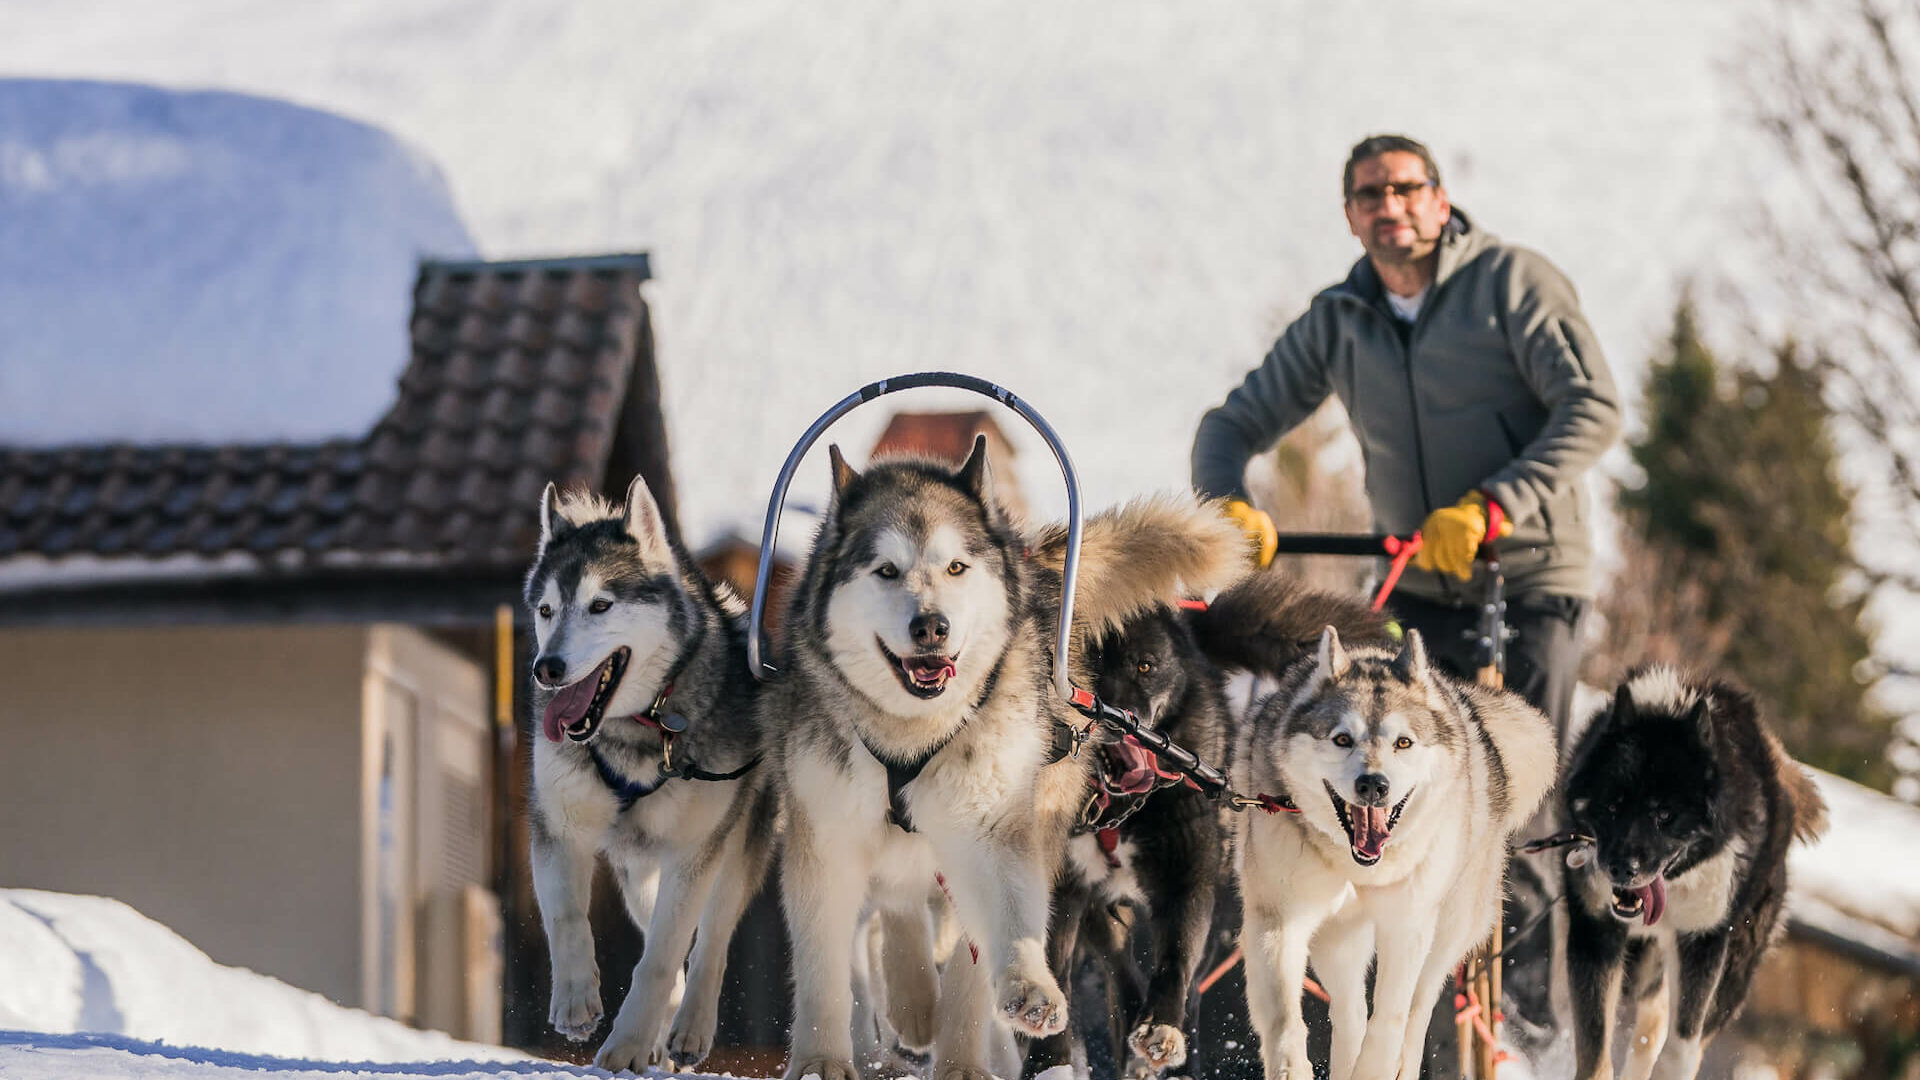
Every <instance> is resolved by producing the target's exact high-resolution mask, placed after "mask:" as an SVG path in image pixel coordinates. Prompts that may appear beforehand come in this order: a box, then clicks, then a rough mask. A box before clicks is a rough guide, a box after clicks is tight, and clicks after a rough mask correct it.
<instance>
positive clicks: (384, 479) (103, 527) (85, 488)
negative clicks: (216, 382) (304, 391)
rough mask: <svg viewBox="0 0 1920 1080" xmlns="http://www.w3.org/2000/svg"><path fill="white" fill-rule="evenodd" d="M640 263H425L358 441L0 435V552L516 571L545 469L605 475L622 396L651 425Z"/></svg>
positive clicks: (578, 480)
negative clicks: (389, 393) (18, 438)
mask: <svg viewBox="0 0 1920 1080" xmlns="http://www.w3.org/2000/svg"><path fill="white" fill-rule="evenodd" d="M646 277H647V262H646V257H645V256H644V255H634V256H607V257H599V258H586V259H571V260H564V259H563V260H532V261H525V262H512V263H483V262H468V263H451V262H442V263H434V262H429V263H425V264H423V265H422V267H421V270H420V276H419V278H418V280H417V282H416V284H415V287H414V308H413V321H412V327H411V329H412V340H413V347H412V356H411V359H410V361H409V363H408V364H407V367H406V370H405V371H404V372H403V373H402V374H401V376H400V381H399V395H398V398H397V399H396V400H395V402H394V405H393V407H392V409H390V410H389V411H388V412H387V414H386V416H385V417H383V418H382V419H381V420H380V421H379V422H378V423H377V424H376V425H375V426H374V428H373V430H372V431H371V432H369V433H368V434H367V435H366V436H365V437H364V438H360V439H340V440H334V441H330V442H324V443H317V444H304V445H266V446H257V445H256V446H217V447H206V446H130V445H111V446H84V447H69V448H64V449H55V450H22V449H8V448H0V560H6V559H9V558H12V557H15V556H20V555H27V554H37V555H41V556H45V557H47V558H49V559H61V558H64V557H68V556H74V555H89V556H95V557H101V558H108V559H116V560H129V559H142V558H146V559H152V558H159V557H166V556H176V557H177V556H204V557H215V556H226V555H231V554H234V553H241V554H251V555H254V556H259V557H261V558H265V559H271V560H273V563H274V565H276V566H281V567H298V566H301V565H349V564H355V563H365V562H367V561H369V560H374V561H387V562H393V563H398V564H406V565H423V566H433V567H447V568H460V569H487V568H506V567H514V568H517V567H520V566H523V565H524V564H525V561H526V559H527V556H528V554H529V553H530V552H531V550H532V546H533V543H534V540H535V538H536V537H537V535H538V529H539V526H538V520H537V518H538V508H539V497H540V491H541V488H542V487H544V486H545V484H546V483H547V481H548V480H554V481H558V482H560V483H561V484H562V485H565V484H568V483H575V484H581V485H586V486H590V487H593V488H596V489H597V488H602V487H604V486H609V485H608V480H609V473H610V472H611V471H618V469H617V468H616V469H610V466H609V456H610V454H612V452H613V450H614V446H615V435H616V432H617V431H618V429H619V428H620V425H621V423H622V421H623V419H626V418H630V417H632V416H633V415H634V412H635V409H636V408H638V409H641V410H650V411H652V413H653V416H652V417H651V420H652V423H651V424H650V425H645V426H649V427H651V428H653V429H656V431H655V434H656V435H657V428H658V426H659V420H658V414H657V409H658V380H657V377H656V375H655V373H654V371H653V369H652V362H653V356H652V331H651V327H650V325H649V322H648V315H647V309H646V305H645V304H644V302H643V301H642V300H641V297H640V291H639V286H640V283H641V282H642V281H643V280H645V279H646ZM630 397H632V398H634V399H635V400H632V401H630V400H629V399H630ZM628 438H629V439H631V438H632V437H631V436H629V437H628ZM641 441H642V442H643V443H655V444H657V445H656V446H654V447H652V449H654V450H656V451H657V453H658V455H659V456H660V457H662V458H663V457H664V441H663V440H662V439H659V438H653V439H647V438H644V437H643V438H642V439H641ZM655 467H657V468H659V469H660V470H661V471H662V472H664V461H660V462H658V463H657V464H656V466H655ZM632 469H633V466H631V465H628V466H626V468H625V473H626V475H625V476H618V477H613V478H612V479H614V480H615V481H617V482H618V483H621V484H624V483H625V479H626V476H630V475H631V472H632ZM648 471H649V473H650V475H649V481H650V482H651V481H652V480H653V476H652V475H651V472H652V470H648Z"/></svg>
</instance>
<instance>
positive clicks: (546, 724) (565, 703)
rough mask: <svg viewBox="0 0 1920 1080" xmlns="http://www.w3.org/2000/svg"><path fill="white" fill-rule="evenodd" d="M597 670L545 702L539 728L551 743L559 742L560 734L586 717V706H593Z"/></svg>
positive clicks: (598, 678)
mask: <svg viewBox="0 0 1920 1080" xmlns="http://www.w3.org/2000/svg"><path fill="white" fill-rule="evenodd" d="M598 670H599V669H597V668H596V669H595V672H594V674H591V675H588V676H587V677H586V678H584V679H581V680H580V681H579V682H576V683H574V684H573V685H572V686H569V687H567V688H566V689H564V690H562V691H560V692H559V693H557V694H555V695H553V700H552V701H549V702H547V711H546V714H545V715H544V716H542V717H541V722H540V726H541V728H542V730H544V731H545V732H546V733H547V739H548V740H549V741H551V742H559V741H560V732H561V730H562V729H564V728H569V727H572V726H573V725H574V724H577V723H579V722H580V718H581V717H583V716H585V715H587V706H589V705H592V704H593V694H594V691H596V690H598V689H600V676H599V673H598Z"/></svg>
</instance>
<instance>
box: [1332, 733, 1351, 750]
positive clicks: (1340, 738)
mask: <svg viewBox="0 0 1920 1080" xmlns="http://www.w3.org/2000/svg"><path fill="white" fill-rule="evenodd" d="M1333 745H1335V746H1339V747H1348V746H1352V745H1353V736H1351V735H1349V734H1347V733H1346V732H1344V731H1343V732H1341V733H1340V734H1338V735H1335V736H1334V737H1333Z"/></svg>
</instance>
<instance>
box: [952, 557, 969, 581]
mask: <svg viewBox="0 0 1920 1080" xmlns="http://www.w3.org/2000/svg"><path fill="white" fill-rule="evenodd" d="M966 572H967V564H966V563H963V562H961V561H960V560H959V559H955V560H953V561H952V562H950V563H948V564H947V573H949V574H951V575H953V576H954V577H959V576H960V575H961V574H964V573H966Z"/></svg>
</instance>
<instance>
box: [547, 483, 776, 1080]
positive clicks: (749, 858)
mask: <svg viewBox="0 0 1920 1080" xmlns="http://www.w3.org/2000/svg"><path fill="white" fill-rule="evenodd" d="M526 600H527V606H528V607H529V608H531V609H532V611H533V625H534V636H535V640H536V642H537V645H538V655H537V656H536V658H535V659H534V662H533V701H534V707H535V715H537V716H539V717H540V721H541V722H540V729H541V734H542V736H543V737H542V738H538V739H535V740H534V751H533V813H532V830H531V831H532V835H533V885H534V894H535V895H536V896H537V897H538V898H539V901H540V914H541V918H542V921H543V922H544V924H545V926H546V932H547V945H548V949H549V951H550V952H551V953H552V957H553V1000H552V1009H551V1012H550V1014H549V1019H550V1020H551V1022H552V1024H553V1026H554V1029H555V1030H557V1031H559V1032H560V1033H561V1034H563V1035H565V1036H567V1037H568V1038H571V1039H582V1040H583V1039H586V1038H588V1037H589V1036H591V1035H592V1034H593V1032H594V1029H595V1028H596V1027H598V1026H599V1023H600V1013H601V1009H600V973H599V968H598V966H597V965H596V964H595V962H594V955H593V936H592V931H591V930H590V928H589V927H588V924H587V901H588V898H589V894H590V892H591V890H592V887H593V869H594V860H595V857H596V856H598V855H605V856H606V858H607V861H608V863H609V864H610V865H611V866H612V867H613V870H614V873H615V874H616V876H617V877H618V879H619V882H620V891H621V894H622V896H623V898H624V899H625V901H626V904H627V911H628V914H629V915H630V916H632V918H633V920H634V923H635V924H636V925H638V926H640V927H641V928H642V929H643V930H644V931H645V933H646V943H645V951H644V952H643V953H642V954H641V957H640V962H639V964H638V965H637V966H636V967H635V968H634V972H633V988H632V990H631V991H629V992H628V994H627V998H626V1000H625V1001H624V1002H623V1003H622V1004H621V1006H620V1012H619V1015H618V1016H617V1017H616V1018H615V1020H614V1022H613V1028H612V1030H611V1032H609V1033H608V1035H607V1041H606V1042H605V1043H604V1044H603V1045H602V1046H601V1047H600V1052H599V1053H598V1054H597V1055H596V1056H595V1058H594V1064H596V1065H598V1066H600V1067H601V1068H604V1069H611V1070H616V1071H617V1070H620V1069H633V1070H636V1071H637V1070H639V1069H641V1068H644V1067H645V1066H647V1065H656V1064H661V1063H663V1062H665V1061H666V1060H667V1059H669V1058H671V1059H673V1060H676V1061H680V1062H683V1063H691V1062H696V1061H699V1060H700V1059H701V1058H703V1057H705V1056H706V1054H707V1051H708V1050H710V1049H711V1048H712V1046H713V1032H714V1024H715V1021H716V1018H717V1011H718V1001H719V997H720V977H721V974H722V972H723V971H724V969H725V966H726V961H727V944H728V942H729V941H731V940H732V937H733V930H734V927H735V925H736V924H737V923H738V922H739V920H740V914H741V912H742V911H743V910H745V908H746V906H747V904H748V902H749V901H751V900H752V899H753V896H754V894H755V893H757V892H758V891H759V889H760V884H761V881H762V880H763V879H764V877H765V874H766V869H767V864H768V862H769V861H770V859H771V857H772V847H773V837H774V835H775V825H776V816H777V811H778V805H777V802H776V799H775V796H774V793H773V789H772V785H771V783H770V773H771V770H769V769H768V768H766V767H765V766H764V765H762V766H760V767H757V768H756V767H754V765H755V762H756V761H757V760H758V757H759V755H760V754H761V748H760V740H759V738H758V735H757V728H756V726H755V719H756V718H755V714H754V711H753V705H754V701H753V698H754V695H753V688H754V686H755V683H754V680H753V678H752V677H751V676H750V675H749V674H748V673H747V666H746V639H745V637H744V632H745V626H744V622H745V621H744V619H743V618H742V610H741V604H740V602H739V600H738V599H737V598H736V597H734V596H733V595H732V593H730V592H727V591H725V590H724V588H722V587H717V586H715V585H714V584H713V583H711V582H709V581H708V580H707V579H706V577H705V576H704V575H703V574H701V572H700V571H699V569H698V568H697V567H696V566H695V565H694V563H693V560H692V559H691V558H690V557H689V556H688V555H687V553H686V551H685V550H684V549H683V548H681V547H680V545H679V544H678V543H677V542H676V541H674V540H671V539H670V538H669V537H668V535H667V530H666V524H665V522H664V520H663V519H662V518H661V515H660V509H659V507H658V506H657V505H656V504H655V503H654V500H653V495H652V493H651V492H649V491H648V490H647V486H646V484H645V483H644V482H643V481H641V480H640V479H638V478H635V480H634V481H633V486H632V487H631V488H629V489H628V491H627V503H626V506H625V507H624V508H622V509H615V508H612V507H609V506H607V505H606V504H605V503H603V502H601V501H600V500H599V499H597V498H594V497H593V496H590V495H575V494H569V495H556V493H555V491H554V487H553V485H551V484H549V485H547V490H546V493H545V495H544V496H543V497H542V498H541V502H540V550H539V555H538V557H537V558H536V559H535V561H534V564H533V569H532V571H531V572H530V573H529V574H528V575H527V589H526ZM656 880H657V884H656ZM656 889H657V896H656V895H655V892H656ZM696 928H697V929H698V931H699V933H698V936H697V937H696V936H695V933H694V932H695V929H696ZM690 943H691V944H692V947H693V958H692V965H691V968H690V971H689V974H688V976H687V983H686V992H685V996H684V998H683V999H682V1000H681V1002H680V1007H679V1009H678V1011H677V1012H676V1013H675V1014H674V1017H673V1024H672V1026H671V1028H670V1029H668V1030H667V1031H665V1032H664V1033H663V1031H662V1028H663V1027H664V1026H665V1020H666V1014H667V1011H668V1009H669V1007H670V996H671V994H672V992H673V990H674V988H675V981H676V979H677V978H678V976H679V974H680V969H681V964H682V962H683V961H685V960H686V959H687V949H688V946H689V944H690ZM663 1034H664V1039H663Z"/></svg>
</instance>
